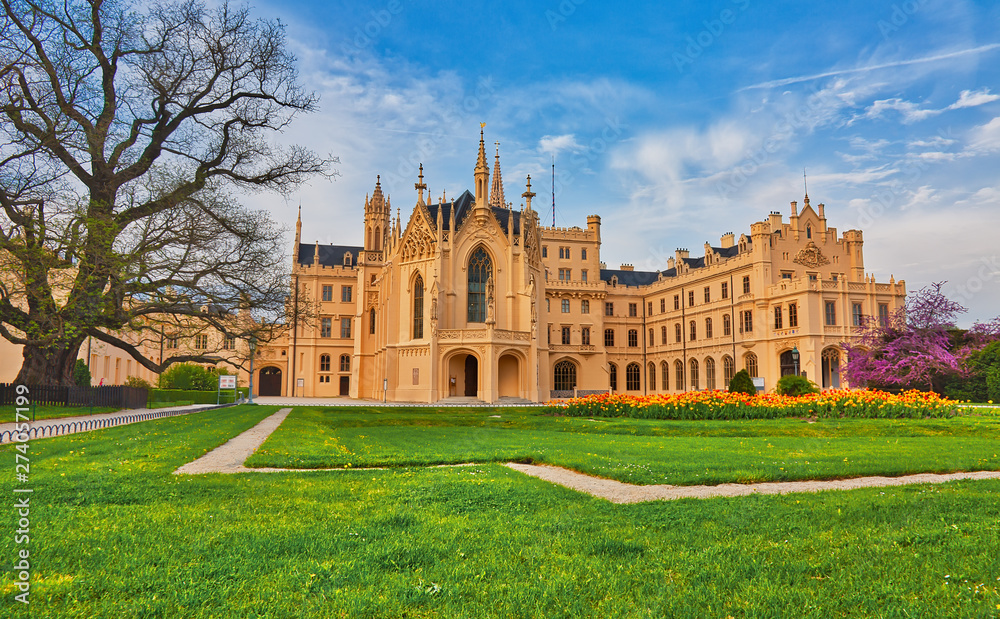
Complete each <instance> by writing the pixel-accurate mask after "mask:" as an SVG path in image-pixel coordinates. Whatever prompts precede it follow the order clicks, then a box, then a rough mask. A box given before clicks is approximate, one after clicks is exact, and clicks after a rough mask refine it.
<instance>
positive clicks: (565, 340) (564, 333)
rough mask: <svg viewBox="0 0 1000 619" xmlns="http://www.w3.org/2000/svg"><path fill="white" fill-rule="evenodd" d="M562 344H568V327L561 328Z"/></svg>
mask: <svg viewBox="0 0 1000 619" xmlns="http://www.w3.org/2000/svg"><path fill="white" fill-rule="evenodd" d="M562 343H563V344H569V327H563V328H562Z"/></svg>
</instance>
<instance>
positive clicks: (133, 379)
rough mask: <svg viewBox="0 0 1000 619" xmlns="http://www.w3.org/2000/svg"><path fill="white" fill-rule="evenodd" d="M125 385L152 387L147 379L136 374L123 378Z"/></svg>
mask: <svg viewBox="0 0 1000 619" xmlns="http://www.w3.org/2000/svg"><path fill="white" fill-rule="evenodd" d="M125 386H126V387H139V388H140V389H152V388H153V385H151V384H149V381H148V380H144V379H142V378H139V377H138V376H129V377H128V378H126V379H125Z"/></svg>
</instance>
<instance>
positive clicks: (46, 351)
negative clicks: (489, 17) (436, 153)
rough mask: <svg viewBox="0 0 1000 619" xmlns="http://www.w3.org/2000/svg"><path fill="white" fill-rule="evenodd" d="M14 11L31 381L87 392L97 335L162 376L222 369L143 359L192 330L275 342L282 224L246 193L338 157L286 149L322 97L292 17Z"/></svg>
mask: <svg viewBox="0 0 1000 619" xmlns="http://www.w3.org/2000/svg"><path fill="white" fill-rule="evenodd" d="M0 6H2V11H3V25H2V26H0V85H2V89H0V132H2V138H0V335H3V337H4V338H6V339H7V340H9V341H11V342H14V343H16V344H21V345H23V347H24V348H23V350H24V353H23V354H24V361H23V364H22V367H21V371H20V373H19V374H18V377H17V381H19V382H27V383H55V384H72V381H73V367H74V362H75V360H76V358H77V354H78V351H79V347H80V345H81V343H82V342H83V341H84V340H85V339H86V338H87V337H88V336H90V337H93V338H95V339H98V340H101V341H104V342H106V343H108V344H111V345H113V346H116V347H118V348H120V349H123V350H125V351H127V352H128V353H129V354H130V355H131V356H132V357H133V358H135V359H136V360H137V361H138V363H140V364H141V365H143V366H144V367H146V368H148V369H150V370H152V371H154V372H161V371H162V370H163V369H164V368H166V367H168V366H169V365H170V364H172V363H176V362H179V361H197V362H217V361H219V360H220V357H219V356H217V355H215V354H213V353H214V352H215V351H212V350H198V351H194V352H192V351H188V350H184V349H179V350H178V351H177V352H178V354H176V355H173V356H170V355H163V356H157V355H146V354H144V352H143V351H144V350H148V349H150V348H151V347H152V348H153V349H162V342H163V340H164V338H165V337H167V336H169V335H170V334H172V333H176V332H180V331H181V330H186V332H190V331H191V330H194V331H198V330H214V331H221V332H223V333H225V334H227V335H228V336H229V337H230V338H231V337H236V338H240V339H244V338H249V337H250V336H252V335H256V336H257V338H258V340H261V341H266V340H267V339H268V338H269V335H270V333H271V330H272V329H275V328H277V325H279V324H280V323H282V322H283V319H282V314H283V313H284V311H285V302H284V300H285V297H286V295H287V290H288V286H289V285H288V266H287V260H286V259H285V258H284V255H285V251H284V248H283V247H282V245H283V237H282V231H281V230H280V229H279V227H278V226H276V225H275V223H274V222H273V221H272V219H271V218H270V217H269V215H268V214H267V213H266V212H262V211H250V210H247V209H246V208H244V207H243V206H242V205H241V204H240V203H239V201H238V200H236V199H235V198H234V196H233V192H234V191H245V190H261V189H270V190H276V191H279V192H284V191H287V190H289V189H292V188H294V187H295V186H297V185H298V184H299V183H301V182H302V181H303V180H305V179H306V178H307V177H309V176H311V175H315V174H321V175H330V174H333V172H331V168H330V165H331V164H332V163H334V161H335V160H334V159H330V158H323V157H320V156H317V155H315V154H313V153H311V152H309V151H307V150H305V149H303V148H300V147H280V146H276V145H275V144H274V143H272V141H271V140H272V139H273V137H274V136H275V134H276V133H278V132H280V131H282V130H283V129H284V128H285V127H287V125H288V124H289V122H291V120H292V119H293V118H295V117H296V116H297V115H298V114H300V113H303V112H309V111H312V110H314V109H315V107H316V101H317V100H316V97H315V96H314V95H313V94H312V93H310V92H307V91H304V90H303V89H302V88H301V86H300V85H299V84H298V77H297V74H296V70H295V66H294V58H293V57H292V56H291V55H290V54H289V52H288V51H287V49H286V44H285V36H284V31H283V28H282V26H281V24H280V23H276V22H271V21H263V20H256V19H254V18H252V17H251V15H250V13H249V11H248V9H247V8H245V7H233V6H230V5H229V4H227V3H226V2H223V3H221V4H219V5H214V4H213V5H212V7H211V8H210V7H209V6H207V5H206V3H204V2H203V1H202V0H177V1H167V2H156V1H155V0H154V2H152V3H149V4H138V3H134V4H133V3H130V2H129V0H64V1H61V2H57V1H55V0H0ZM237 310H241V311H242V312H244V316H251V317H252V320H250V319H247V320H234V319H233V312H235V311H237ZM123 332H125V333H128V334H129V335H128V337H125V336H123V335H122V333H123ZM167 352H169V351H167Z"/></svg>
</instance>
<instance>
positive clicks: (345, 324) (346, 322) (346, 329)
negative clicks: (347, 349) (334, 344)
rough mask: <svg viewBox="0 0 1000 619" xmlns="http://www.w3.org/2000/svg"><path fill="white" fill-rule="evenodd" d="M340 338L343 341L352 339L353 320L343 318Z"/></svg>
mask: <svg viewBox="0 0 1000 619" xmlns="http://www.w3.org/2000/svg"><path fill="white" fill-rule="evenodd" d="M340 337H341V338H342V339H345V340H346V339H349V338H350V337H351V319H350V318H341V319H340Z"/></svg>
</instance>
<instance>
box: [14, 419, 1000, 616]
mask: <svg viewBox="0 0 1000 619" xmlns="http://www.w3.org/2000/svg"><path fill="white" fill-rule="evenodd" d="M274 410H275V409H274V408H267V407H259V406H257V407H252V406H243V407H234V408H230V409H224V410H217V411H208V412H201V413H194V414H191V415H186V416H182V417H174V418H168V419H162V420H156V421H151V422H147V423H142V424H134V425H129V426H121V427H116V428H110V429H106V430H100V431H95V432H88V433H83V434H75V435H70V436H65V437H58V438H53V439H44V440H37V441H32V442H31V444H30V448H29V453H30V457H31V481H30V485H31V486H32V487H33V489H34V493H33V494H32V495H31V544H32V545H31V552H32V555H31V557H32V558H31V561H32V568H31V569H32V581H31V586H32V588H31V598H30V599H31V605H30V610H31V617H33V618H36V619H42V618H45V619H48V618H58V619H75V618H86V619H91V618H101V617H114V618H116V619H119V618H121V619H139V618H152V617H155V618H162V619H181V618H183V619H189V618H214V619H237V618H238V619H243V618H245V617H275V618H278V617H281V618H284V617H297V618H305V619H314V618H315V619H320V618H327V617H352V618H353V617H361V618H376V617H403V616H406V617H485V618H493V617H497V618H499V617H504V618H506V617H525V618H550V617H573V618H577V617H584V618H598V617H599V618H604V617H677V618H682V619H686V618H694V617H727V616H730V617H734V618H737V617H796V618H800V617H801V618H816V619H820V618H822V619H826V618H828V617H886V618H897V617H898V618H903V617H936V618H937V617H941V618H951V617H955V618H957V617H997V616H998V612H1000V611H998V605H1000V593H998V587H1000V534H998V530H997V523H998V522H1000V481H980V482H971V481H964V482H955V483H949V484H943V485H936V486H905V487H897V488H872V489H861V490H853V491H845V492H825V493H820V494H798V495H785V496H750V497H741V498H719V499H709V500H681V501H671V502H659V503H647V504H638V505H614V504H611V503H609V502H607V501H604V500H601V499H596V498H593V497H591V496H589V495H585V494H581V493H578V492H574V491H572V490H568V489H566V488H562V487H559V486H553V485H551V484H549V483H546V482H544V481H541V480H538V479H535V478H531V477H527V476H524V475H521V474H520V473H517V472H515V471H512V470H510V469H507V468H505V467H502V466H498V465H496V464H481V465H476V466H469V467H455V468H433V467H396V468H389V469H384V470H338V471H329V472H303V473H278V474H241V475H228V476H227V475H219V474H212V475H197V476H176V475H173V474H172V472H173V471H174V470H175V469H176V468H177V467H178V466H180V465H181V464H184V463H186V462H188V461H190V460H192V459H194V458H196V457H198V456H200V455H202V454H204V453H206V452H207V451H209V450H211V449H213V448H214V447H216V446H218V445H220V444H222V443H224V442H225V441H226V440H228V439H229V438H231V437H233V436H236V435H237V434H239V433H240V432H242V431H244V430H246V429H248V428H250V427H252V426H253V425H254V424H256V423H257V422H259V421H260V420H261V419H263V418H264V417H266V416H267V415H269V414H270V413H272V412H273V411H274ZM496 414H499V415H501V417H500V419H496V418H492V417H490V415H496ZM487 419H489V421H487ZM289 420H290V421H292V422H293V423H292V425H290V426H289V428H291V429H292V430H293V432H292V433H291V434H287V433H286V435H285V439H282V440H283V441H284V440H286V439H299V440H300V441H302V444H303V445H309V446H310V449H312V448H313V447H316V448H317V449H318V447H317V445H318V444H326V445H327V448H328V449H329V450H331V451H337V452H343V449H341V448H346V449H347V450H349V451H351V452H353V453H355V454H359V453H360V454H362V455H363V454H364V452H365V450H364V447H365V445H371V446H373V447H377V449H382V447H381V446H379V445H380V443H381V442H382V441H386V440H393V441H395V440H399V441H400V442H399V443H398V444H396V447H395V450H396V452H397V453H398V454H400V456H399V458H400V460H405V459H409V460H413V461H419V460H423V459H429V455H428V454H429V453H430V451H432V450H428V449H424V448H423V447H420V440H403V439H405V437H406V433H405V432H402V430H403V429H405V428H407V427H409V428H411V430H418V429H427V430H436V431H441V432H443V434H441V436H440V438H439V439H435V440H436V441H437V442H436V444H437V445H438V446H440V448H443V446H445V445H446V444H449V443H451V442H454V441H455V440H459V441H461V440H466V441H468V443H467V444H468V445H469V447H468V449H470V450H471V451H472V452H473V453H476V452H477V450H478V451H480V452H481V451H485V448H484V447H483V446H482V445H483V443H482V440H484V438H485V439H488V440H495V441H501V442H502V441H503V440H506V439H503V438H502V437H503V432H510V433H512V435H513V434H517V433H522V434H524V433H531V432H534V433H536V434H534V435H532V436H534V437H535V439H537V440H540V441H547V442H546V443H543V444H539V445H538V446H539V447H545V448H546V449H548V448H551V447H556V446H557V445H558V444H559V442H563V441H565V442H573V441H575V440H582V439H586V441H587V444H588V445H590V446H591V449H592V450H593V449H594V448H596V447H599V445H600V444H601V443H602V442H603V443H610V442H611V441H613V440H614V441H625V440H626V439H629V438H630V437H631V438H637V439H641V440H653V439H663V440H667V439H671V438H673V439H676V440H679V441H682V442H687V441H694V440H696V439H699V438H701V437H704V438H718V439H735V440H736V441H737V444H738V442H739V440H743V441H747V440H752V441H754V442H759V443H760V444H761V446H762V447H764V448H766V447H767V444H766V443H765V442H764V441H765V440H766V441H768V442H770V443H771V444H772V445H774V447H775V448H778V447H779V444H780V441H782V440H789V441H799V445H798V446H796V445H793V444H791V443H789V444H788V445H786V446H785V447H784V448H785V449H796V448H804V449H809V447H808V443H810V442H813V441H820V442H822V441H826V440H833V439H836V438H837V437H840V438H844V439H848V438H853V439H857V440H859V441H866V440H867V441H869V442H871V443H872V444H873V445H874V444H878V445H881V446H883V447H881V448H882V449H885V450H892V449H895V447H894V444H895V440H896V438H900V439H902V438H907V437H908V438H914V439H916V438H922V439H926V440H927V441H928V443H927V444H928V445H929V444H933V443H934V442H935V441H937V442H939V443H943V444H950V443H949V441H952V440H960V441H961V440H967V439H972V438H976V437H983V438H985V439H989V440H992V441H993V442H994V443H995V442H996V440H997V438H998V436H997V432H998V430H997V427H996V426H995V424H994V421H998V422H1000V420H993V419H991V418H981V419H974V418H966V417H958V418H952V419H930V420H863V419H846V420H820V421H818V422H816V423H813V424H810V423H807V422H806V421H802V420H794V419H781V420H768V421H746V422H720V421H699V422H693V421H687V422H685V421H677V422H663V421H651V420H643V419H627V418H625V419H621V418H616V419H605V420H595V421H590V420H589V419H588V418H569V417H552V416H545V415H539V414H538V411H530V410H521V411H516V410H511V409H496V410H483V409H478V410H469V411H458V410H452V409H448V410H441V411H438V410H434V409H422V410H421V411H416V410H414V411H405V410H404V411H399V410H391V411H377V410H369V411H364V410H354V411H351V410H346V409H339V410H338V409H308V408H306V409H296V410H295V411H294V412H293V414H292V416H291V417H290V418H289ZM320 422H322V423H320ZM388 429H398V430H400V433H398V434H382V433H381V432H382V430H388ZM285 430H286V428H285V427H284V426H282V428H281V429H279V431H278V432H279V433H282V432H284V431H285ZM448 430H458V432H455V433H452V434H447V433H446V431H448ZM478 430H489V433H487V434H484V435H478V437H477V435H476V434H475V433H476V432H477V431H478ZM305 432H321V434H320V436H319V438H318V443H311V442H309V441H308V440H306V439H308V438H309V437H308V436H306V435H305V434H304V433H305ZM469 432H471V433H472V435H470V434H468V433H469ZM416 435H417V437H418V439H426V438H427V435H422V434H420V433H419V432H417V433H416ZM277 436H278V435H277V434H276V435H275V437H272V438H276V437H277ZM462 436H465V437H466V438H465V439H462V438H461V437H462ZM526 436H527V434H526ZM533 440H534V439H533ZM775 441H779V442H778V443H776V442H775ZM886 441H890V442H889V443H887V442H886ZM432 442H433V441H432ZM282 444H284V443H282ZM622 444H624V443H619V447H620V446H621V445H622ZM705 447H706V448H716V447H717V446H713V445H711V444H706V446H705ZM504 448H505V449H506V448H507V447H504ZM459 451H460V450H459V449H455V453H458V452H459ZM612 451H613V450H612V449H604V450H603V451H602V453H604V454H607V455H611V452H612ZM619 451H620V450H619ZM408 452H413V453H410V454H409V455H407V453H408ZM13 454H14V451H13V448H12V446H3V447H0V457H2V458H6V459H7V461H8V462H11V463H13V460H14V457H13ZM640 455H641V451H635V452H621V451H620V455H619V456H618V457H619V459H620V460H622V461H624V462H628V463H629V464H632V465H634V466H638V465H641V464H643V463H644V462H646V461H648V460H649V459H650V458H641V459H639V458H638V456H640ZM680 455H681V456H682V457H688V456H689V455H690V452H687V451H682V452H680ZM712 456H713V459H714V462H716V463H721V462H722V461H724V460H726V459H727V454H726V453H725V452H724V451H716V452H715V453H714V454H712ZM380 457H381V456H380ZM908 457H910V458H915V455H913V454H911V456H908ZM657 458H659V459H661V460H663V461H664V462H666V461H667V460H668V458H665V457H663V456H657ZM657 458H652V459H657ZM708 461H709V460H706V462H708ZM357 464H358V462H356V463H355V465H357ZM711 466H714V465H711ZM15 548H16V547H15V545H14V541H13V536H11V535H5V536H0V556H2V557H6V558H5V559H4V561H8V560H9V559H11V558H12V557H13V556H14V552H15ZM11 578H12V573H11V571H10V570H9V569H8V570H4V571H3V572H2V573H0V591H2V597H0V616H3V617H20V616H27V611H26V609H24V608H23V607H21V606H20V605H19V604H18V603H16V602H15V601H14V599H13V592H14V585H13V581H12V580H11Z"/></svg>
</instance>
